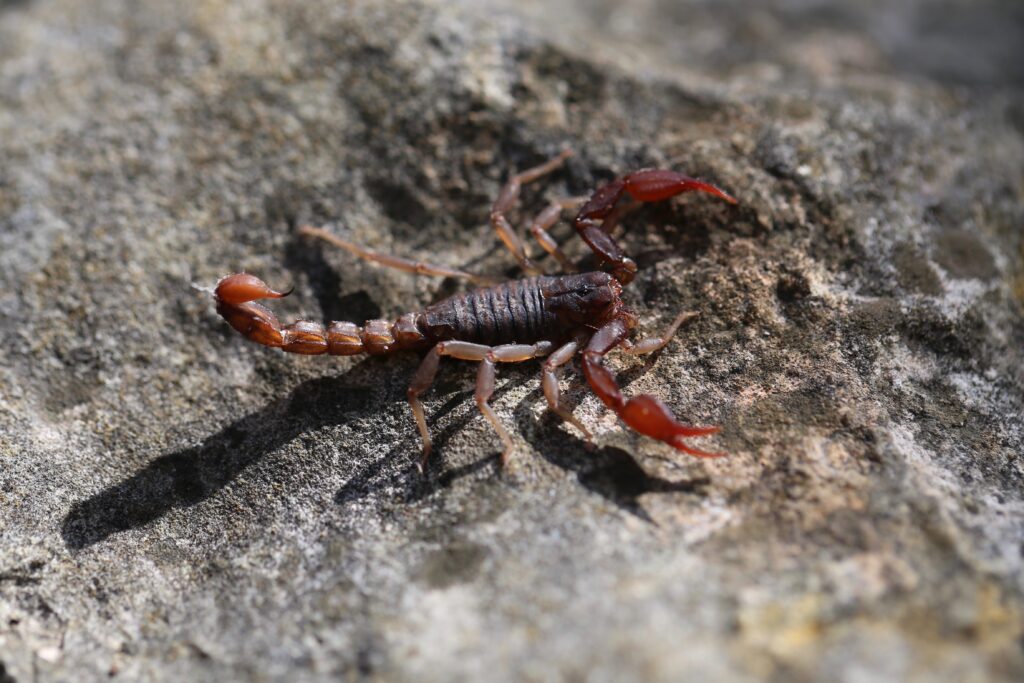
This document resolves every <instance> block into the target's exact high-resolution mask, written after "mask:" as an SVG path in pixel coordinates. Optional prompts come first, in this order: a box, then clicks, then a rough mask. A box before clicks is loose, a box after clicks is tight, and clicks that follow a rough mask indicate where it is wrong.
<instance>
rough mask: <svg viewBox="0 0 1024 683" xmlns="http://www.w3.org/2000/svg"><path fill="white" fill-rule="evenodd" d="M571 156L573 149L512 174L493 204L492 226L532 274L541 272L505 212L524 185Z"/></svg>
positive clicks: (510, 207) (560, 164)
mask: <svg viewBox="0 0 1024 683" xmlns="http://www.w3.org/2000/svg"><path fill="white" fill-rule="evenodd" d="M571 156H572V150H568V149H567V150H564V151H562V152H561V153H560V154H559V155H558V156H556V157H553V158H551V159H548V160H547V161H545V162H544V163H543V164H540V165H539V166H534V167H533V168H528V169H526V170H525V171H522V172H521V173H517V174H516V175H514V176H512V177H511V178H509V180H508V182H507V183H505V185H504V187H502V188H501V192H499V193H498V198H497V199H495V200H494V204H492V205H491V227H493V228H494V231H495V232H496V233H498V238H499V239H501V241H502V242H503V243H504V244H505V246H506V247H507V248H508V250H509V251H511V252H512V255H513V256H514V257H515V258H516V261H518V262H519V266H520V267H521V268H522V269H523V270H524V271H526V272H527V273H529V274H531V275H538V274H540V270H539V269H538V268H537V266H535V265H534V264H533V262H532V261H530V258H529V257H528V256H527V255H526V246H525V245H524V244H523V240H522V239H520V237H519V235H518V234H517V233H516V231H515V229H514V228H513V227H512V224H511V223H509V222H508V218H506V217H505V214H506V213H508V212H509V211H511V210H512V208H513V207H514V206H515V205H516V204H517V203H518V202H519V193H520V191H521V190H522V188H523V185H525V184H527V183H532V182H533V181H534V180H537V179H538V178H541V177H543V176H545V175H547V174H549V173H552V172H554V171H557V170H558V169H559V168H561V167H562V166H563V165H564V164H565V160H566V159H568V158H569V157H571ZM556 220H557V219H556Z"/></svg>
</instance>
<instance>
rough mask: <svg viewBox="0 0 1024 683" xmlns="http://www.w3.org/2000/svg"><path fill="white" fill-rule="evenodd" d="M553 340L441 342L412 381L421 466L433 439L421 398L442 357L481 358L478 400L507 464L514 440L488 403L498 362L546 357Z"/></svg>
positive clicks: (428, 355) (503, 459)
mask: <svg viewBox="0 0 1024 683" xmlns="http://www.w3.org/2000/svg"><path fill="white" fill-rule="evenodd" d="M551 347H552V344H551V342H547V341H541V342H537V343H536V344H503V345H501V346H493V347H492V346H484V345H483V344H473V343H471V342H463V341H443V342H438V343H437V344H436V345H435V346H434V348H432V349H431V350H430V351H429V352H428V353H427V355H426V356H424V357H423V361H422V362H421V363H420V366H419V368H418V369H417V370H416V374H415V375H413V378H412V381H411V382H410V383H409V390H408V393H407V396H408V399H409V406H410V407H411V408H412V414H413V417H414V418H415V420H416V427H417V428H418V429H419V432H420V437H421V438H422V439H423V457H422V458H421V459H420V463H419V468H420V471H423V470H424V469H425V468H426V465H427V460H428V458H429V457H430V451H431V440H430V432H429V431H428V429H427V418H426V415H425V413H424V411H423V403H422V402H421V401H420V398H419V397H420V394H422V393H423V392H424V391H426V390H427V389H429V388H430V385H431V384H433V383H434V378H435V377H436V376H437V369H438V367H439V365H440V362H441V357H442V356H450V357H452V358H457V359H459V360H468V361H479V362H480V368H479V370H478V371H477V383H476V394H475V398H476V403H477V406H478V407H479V408H480V412H481V413H483V415H484V417H486V418H487V420H488V421H489V422H490V423H491V424H492V425H493V426H494V430H495V431H496V432H498V436H499V437H501V441H502V444H503V445H504V450H503V451H502V455H501V460H502V464H504V463H505V462H506V461H507V460H508V457H509V454H510V453H511V452H512V448H513V445H514V444H513V442H512V437H511V436H509V433H508V431H507V430H506V429H505V427H504V425H502V424H501V421H500V420H498V416H497V415H495V414H494V411H493V410H492V409H491V407H490V405H488V403H487V401H488V400H489V399H490V398H491V395H492V394H493V393H494V375H495V369H494V366H495V363H518V362H521V361H525V360H530V359H531V358H539V357H541V356H546V355H547V354H548V353H550V352H551Z"/></svg>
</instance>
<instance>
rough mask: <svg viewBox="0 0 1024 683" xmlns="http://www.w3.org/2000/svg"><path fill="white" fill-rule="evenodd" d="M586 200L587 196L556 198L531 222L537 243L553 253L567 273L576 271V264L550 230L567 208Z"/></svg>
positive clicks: (573, 207)
mask: <svg viewBox="0 0 1024 683" xmlns="http://www.w3.org/2000/svg"><path fill="white" fill-rule="evenodd" d="M586 201H587V198H586V197H566V198H564V199H556V200H555V201H553V202H551V204H549V205H548V207H547V208H546V209H544V210H543V211H541V212H540V213H539V214H537V217H536V218H534V219H533V222H532V223H530V234H531V235H533V238H534V239H535V240H537V243H538V244H540V246H541V248H543V249H544V251H546V252H548V253H549V254H551V255H552V256H553V257H554V258H555V260H556V261H558V263H559V265H561V266H562V272H565V273H575V272H576V266H575V264H573V262H572V261H570V260H569V257H568V256H566V255H565V252H563V251H562V249H561V248H560V247H559V246H558V242H556V241H555V238H554V237H552V236H551V234H550V233H549V232H548V230H550V229H551V226H553V225H554V224H555V223H557V222H558V219H559V218H561V217H562V212H563V211H565V210H566V209H578V208H579V207H581V206H582V205H583V204H584V202H586Z"/></svg>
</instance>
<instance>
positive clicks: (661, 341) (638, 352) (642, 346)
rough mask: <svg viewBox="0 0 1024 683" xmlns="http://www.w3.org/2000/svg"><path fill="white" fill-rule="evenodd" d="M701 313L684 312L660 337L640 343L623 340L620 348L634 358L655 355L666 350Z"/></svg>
mask: <svg viewBox="0 0 1024 683" xmlns="http://www.w3.org/2000/svg"><path fill="white" fill-rule="evenodd" d="M698 315H700V314H699V313H696V312H694V311H684V312H683V313H680V314H679V315H677V316H676V319H675V320H673V321H672V324H671V325H669V326H668V329H666V330H665V332H664V333H663V334H662V335H661V336H660V337H647V338H646V339H641V340H640V341H638V342H631V341H629V340H628V339H623V340H622V343H621V344H620V345H619V348H620V349H621V350H622V352H623V353H628V354H630V355H633V356H642V355H644V354H647V353H654V352H655V351H660V350H661V349H663V348H665V346H666V345H667V344H668V343H669V342H670V341H672V337H674V336H675V334H676V330H678V329H679V326H680V325H682V324H683V323H686V322H689V321H691V320H693V319H694V318H696V317H697V316H698Z"/></svg>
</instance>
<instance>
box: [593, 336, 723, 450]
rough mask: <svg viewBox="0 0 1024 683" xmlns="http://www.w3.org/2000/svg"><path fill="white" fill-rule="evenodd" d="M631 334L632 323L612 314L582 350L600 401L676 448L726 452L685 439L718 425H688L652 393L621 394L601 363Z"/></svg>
mask: <svg viewBox="0 0 1024 683" xmlns="http://www.w3.org/2000/svg"><path fill="white" fill-rule="evenodd" d="M628 334H629V325H628V323H627V320H626V319H625V318H623V317H617V318H613V319H612V320H611V321H610V322H608V323H607V324H605V325H604V327H602V328H601V329H599V330H598V331H597V332H596V333H595V334H594V336H593V337H591V338H590V342H589V343H588V344H587V348H586V350H585V351H584V352H583V375H584V376H585V377H586V378H587V382H589V383H590V386H591V388H592V389H593V390H594V393H596V394H597V396H598V398H600V399H601V401H602V402H603V403H604V404H605V405H606V406H608V407H609V408H611V409H612V410H614V411H615V414H616V415H618V416H619V417H620V418H621V419H622V421H623V422H625V423H626V424H627V425H628V426H629V427H631V428H633V429H634V430H636V431H637V432H639V433H640V434H643V435H645V436H649V437H651V438H654V439H657V440H659V441H663V442H665V443H667V444H669V445H670V446H672V447H673V448H676V449H677V450H680V451H682V452H684V453H689V454H690V455H695V456H698V457H701V458H715V457H719V456H722V455H724V453H709V452H707V451H701V450H698V449H696V448H692V447H690V446H688V445H686V443H685V441H684V439H687V438H689V437H694V436H706V435H708V434H714V433H715V432H717V431H718V427H688V426H686V425H684V424H681V423H680V422H678V421H677V420H676V418H675V417H674V416H673V415H672V411H670V410H669V409H668V406H666V405H665V404H664V403H663V402H662V401H661V400H660V399H658V398H657V397H655V396H652V395H650V394H641V395H640V396H634V397H633V398H631V399H629V400H628V401H627V400H626V399H625V398H624V397H623V396H622V391H621V390H620V389H619V385H618V382H617V381H616V380H615V375H613V374H612V372H611V371H610V370H608V369H607V368H606V367H604V365H603V364H602V359H603V358H604V356H605V355H607V353H608V352H609V351H611V350H612V349H613V348H615V347H616V346H620V345H621V344H622V342H623V340H624V339H626V336H627V335H628Z"/></svg>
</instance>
